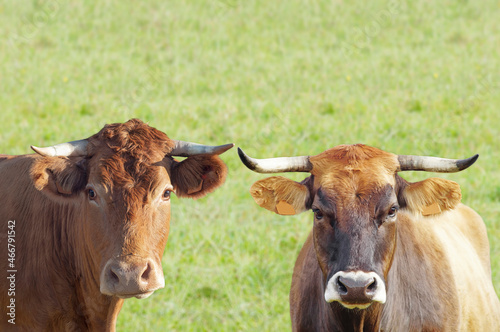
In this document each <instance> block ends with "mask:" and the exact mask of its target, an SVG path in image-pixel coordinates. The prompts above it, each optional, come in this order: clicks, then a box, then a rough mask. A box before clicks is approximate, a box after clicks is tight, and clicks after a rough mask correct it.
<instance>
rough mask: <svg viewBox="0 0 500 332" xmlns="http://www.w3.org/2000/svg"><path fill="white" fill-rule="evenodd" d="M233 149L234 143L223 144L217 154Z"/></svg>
mask: <svg viewBox="0 0 500 332" xmlns="http://www.w3.org/2000/svg"><path fill="white" fill-rule="evenodd" d="M233 147H234V143H229V144H224V145H222V146H221V147H220V150H219V151H217V154H222V153H224V152H226V151H227V150H229V149H231V148H233Z"/></svg>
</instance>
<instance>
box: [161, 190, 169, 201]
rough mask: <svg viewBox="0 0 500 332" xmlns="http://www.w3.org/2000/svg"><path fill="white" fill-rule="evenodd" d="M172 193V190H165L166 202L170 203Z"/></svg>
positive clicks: (164, 197)
mask: <svg viewBox="0 0 500 332" xmlns="http://www.w3.org/2000/svg"><path fill="white" fill-rule="evenodd" d="M170 193H171V191H170V190H168V189H167V190H165V191H164V192H163V199H164V200H166V201H168V200H169V199H170Z"/></svg>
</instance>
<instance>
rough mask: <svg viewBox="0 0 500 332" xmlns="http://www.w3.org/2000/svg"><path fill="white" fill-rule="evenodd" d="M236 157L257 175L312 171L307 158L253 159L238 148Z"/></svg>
mask: <svg viewBox="0 0 500 332" xmlns="http://www.w3.org/2000/svg"><path fill="white" fill-rule="evenodd" d="M238 155H239V156H240V159H241V161H242V162H243V164H245V166H246V167H248V168H249V169H251V170H252V171H254V172H258V173H281V172H310V171H312V169H313V165H312V164H311V162H310V161H309V156H301V157H281V158H269V159H254V158H251V157H249V156H247V155H246V154H245V152H243V150H241V149H240V148H238Z"/></svg>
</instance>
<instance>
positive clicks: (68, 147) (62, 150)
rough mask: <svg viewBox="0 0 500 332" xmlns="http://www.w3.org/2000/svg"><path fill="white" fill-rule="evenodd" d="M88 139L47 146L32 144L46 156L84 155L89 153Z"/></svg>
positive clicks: (37, 151)
mask: <svg viewBox="0 0 500 332" xmlns="http://www.w3.org/2000/svg"><path fill="white" fill-rule="evenodd" d="M87 145H88V141H87V140H86V139H82V140H78V141H71V142H67V143H61V144H56V145H52V146H48V147H46V148H38V147H36V146H33V145H32V146H31V148H32V149H33V151H35V152H36V153H38V154H39V155H41V156H44V157H83V156H86V155H87Z"/></svg>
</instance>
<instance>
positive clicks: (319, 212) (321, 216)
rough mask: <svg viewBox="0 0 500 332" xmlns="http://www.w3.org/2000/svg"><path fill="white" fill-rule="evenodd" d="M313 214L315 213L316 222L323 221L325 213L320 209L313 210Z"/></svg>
mask: <svg viewBox="0 0 500 332" xmlns="http://www.w3.org/2000/svg"><path fill="white" fill-rule="evenodd" d="M313 212H314V218H316V220H321V219H323V213H322V212H321V211H320V210H319V209H313Z"/></svg>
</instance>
